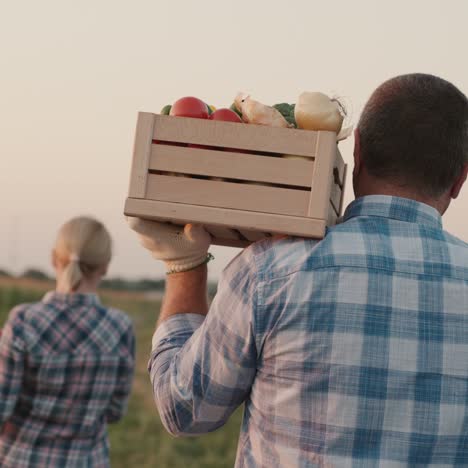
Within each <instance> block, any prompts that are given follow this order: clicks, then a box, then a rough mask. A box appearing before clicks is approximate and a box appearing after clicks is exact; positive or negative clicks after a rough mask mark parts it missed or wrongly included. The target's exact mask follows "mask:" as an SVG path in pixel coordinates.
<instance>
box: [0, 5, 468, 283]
mask: <svg viewBox="0 0 468 468" xmlns="http://www.w3.org/2000/svg"><path fill="white" fill-rule="evenodd" d="M467 18H468V2H466V1H464V0H452V1H451V2H443V1H431V0H426V1H422V0H416V1H414V0H413V1H411V2H410V1H407V0H404V1H403V0H393V1H392V2H384V1H375V0H373V1H371V0H356V1H354V2H345V1H341V2H325V1H322V2H318V1H311V0H304V1H295V0H291V1H289V2H284V1H279V0H268V1H265V0H256V1H252V0H250V1H247V0H236V1H224V0H221V1H220V0H217V1H215V0H209V1H203V0H199V1H197V2H188V1H186V2H181V1H158V0H151V1H148V0H134V1H128V0H127V1H119V0H112V1H110V0H92V1H91V0H79V1H78V0H75V1H71V0H54V1H52V0H42V1H40V2H36V1H32V0H30V1H21V0H18V1H9V2H7V1H3V2H1V4H0V63H1V67H0V71H1V75H0V83H1V88H0V130H1V131H0V153H1V157H0V174H1V181H0V182H1V183H0V197H1V200H2V205H1V206H2V213H1V216H2V220H3V221H2V227H1V229H0V268H6V269H8V270H11V271H13V272H15V273H19V272H21V271H23V270H24V269H25V268H26V267H38V268H41V269H44V270H47V271H49V272H51V269H50V267H49V256H50V249H51V247H52V245H53V241H54V238H55V235H56V231H57V229H58V227H59V226H60V224H61V223H63V222H64V221H65V220H67V219H68V218H70V217H72V216H75V215H78V214H90V215H93V216H95V217H97V218H99V219H101V220H102V221H103V222H104V223H105V224H106V225H107V226H108V228H109V230H110V231H111V233H112V235H113V238H114V240H115V257H114V261H113V263H112V266H111V270H110V274H111V275H112V276H114V275H123V276H127V277H140V276H160V275H162V273H163V267H162V266H161V265H159V264H158V263H156V262H155V261H154V260H153V259H152V258H151V257H150V255H149V254H148V253H147V252H146V251H144V250H143V249H142V248H141V247H140V246H139V244H138V243H137V240H136V237H135V235H134V234H133V233H132V232H131V231H130V230H129V229H128V227H127V225H126V223H125V221H124V218H123V214H122V211H123V203H124V200H125V197H126V193H127V189H128V178H129V169H130V161H131V153H132V145H133V136H134V129H135V123H136V115H137V112H138V111H149V112H159V110H160V109H161V108H162V107H163V106H164V105H165V104H169V103H172V102H173V101H174V100H176V99H177V98H179V97H182V96H187V95H193V96H198V97H200V98H201V99H203V100H205V101H208V102H209V103H211V104H213V105H215V106H217V107H228V106H229V105H230V104H231V102H232V100H233V97H234V96H235V95H236V94H237V92H238V91H248V92H250V93H251V95H252V96H253V97H254V98H257V99H258V100H260V101H262V102H265V103H271V104H273V103H276V102H282V101H288V102H294V101H295V100H296V98H297V96H298V95H299V94H300V93H301V92H302V91H305V90H308V91H322V92H325V93H328V94H333V95H337V96H341V97H343V98H344V99H345V101H346V102H347V103H348V105H349V106H350V108H351V109H352V117H353V120H354V121H356V120H357V119H358V117H359V114H360V111H361V109H362V106H363V104H364V103H365V101H366V99H367V98H368V97H369V95H370V93H371V92H372V91H373V89H375V87H376V86H378V85H379V84H380V83H381V82H382V81H384V80H386V79H387V78H390V77H392V76H394V75H398V74H402V73H409V72H426V73H432V74H436V75H439V76H441V77H443V78H445V79H447V80H449V81H451V82H453V83H454V84H455V85H456V86H458V87H459V88H460V89H461V90H462V91H463V92H464V93H465V94H466V93H468V61H467V59H466V55H467V51H466V47H467V44H468V28H467V25H466V20H467ZM352 143H353V142H352V139H349V140H348V141H346V142H345V143H343V144H341V145H340V146H341V151H342V154H343V156H344V158H345V160H346V161H347V162H348V163H351V154H352ZM350 172H351V171H350ZM351 198H352V192H351V186H350V184H349V185H348V191H347V201H349V200H351ZM467 212H468V187H466V188H465V190H464V192H462V195H461V196H460V198H459V199H458V200H456V201H455V202H454V203H453V206H452V207H451V208H450V209H449V211H448V213H447V214H446V216H445V217H444V222H445V228H446V229H447V230H449V231H451V232H452V233H453V234H455V235H457V236H458V237H460V238H462V239H463V240H465V241H467V240H468V221H467ZM236 252H237V251H236V250H234V249H227V248H214V249H213V253H214V254H215V256H216V260H215V261H214V262H213V264H212V265H211V272H210V274H211V276H212V277H213V278H215V277H217V275H219V272H220V271H221V270H222V269H223V267H224V266H225V265H226V263H227V262H228V260H229V259H230V258H231V257H232V256H233V255H234V254H235V253H236Z"/></svg>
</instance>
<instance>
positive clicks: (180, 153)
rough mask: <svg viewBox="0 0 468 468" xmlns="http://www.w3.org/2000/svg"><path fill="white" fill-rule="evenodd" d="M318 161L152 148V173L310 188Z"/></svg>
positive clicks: (158, 146) (179, 148)
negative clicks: (180, 174) (200, 176)
mask: <svg viewBox="0 0 468 468" xmlns="http://www.w3.org/2000/svg"><path fill="white" fill-rule="evenodd" d="M313 167H314V162H313V159H312V158H306V159H305V160H304V159H303V160H288V159H281V158H277V157H268V156H257V155H251V154H243V153H232V152H227V151H226V152H224V151H215V150H206V149H200V148H182V147H178V146H168V145H161V144H156V145H153V146H152V151H151V160H150V165H149V168H150V170H157V171H166V172H181V173H185V174H198V175H206V176H211V177H224V178H230V179H240V180H252V181H260V182H268V183H273V184H274V183H276V184H284V185H292V186H297V187H310V184H311V181H312V174H313Z"/></svg>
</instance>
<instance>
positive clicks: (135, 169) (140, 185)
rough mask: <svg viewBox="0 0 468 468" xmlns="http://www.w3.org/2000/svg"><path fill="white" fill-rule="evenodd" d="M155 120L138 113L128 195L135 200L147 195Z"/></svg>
mask: <svg viewBox="0 0 468 468" xmlns="http://www.w3.org/2000/svg"><path fill="white" fill-rule="evenodd" d="M154 118H155V116H154V114H149V113H147V112H139V113H138V120H137V127H136V134H135V143H134V146H133V161H132V169H131V172H130V186H129V189H128V195H129V196H130V197H133V198H143V197H144V196H145V193H146V180H147V176H148V166H149V160H150V156H151V141H152V138H153V127H154Z"/></svg>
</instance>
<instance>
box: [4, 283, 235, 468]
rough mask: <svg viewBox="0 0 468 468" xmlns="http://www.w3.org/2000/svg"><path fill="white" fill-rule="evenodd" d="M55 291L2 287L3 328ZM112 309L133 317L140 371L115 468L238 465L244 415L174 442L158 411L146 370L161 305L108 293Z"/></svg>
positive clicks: (114, 451) (117, 443)
mask: <svg viewBox="0 0 468 468" xmlns="http://www.w3.org/2000/svg"><path fill="white" fill-rule="evenodd" d="M51 288H52V285H51V284H47V283H41V282H36V281H23V280H22V281H19V280H1V281H0V324H1V325H2V324H3V322H4V321H5V319H6V317H7V315H8V311H9V310H10V309H11V308H12V307H13V306H14V305H17V304H20V303H24V302H31V301H36V300H38V299H39V298H40V297H41V296H42V295H43V293H44V291H46V290H47V289H51ZM101 299H102V301H103V302H104V303H105V304H107V305H112V306H114V307H118V308H120V309H122V310H125V311H126V312H128V314H129V315H130V316H131V317H132V319H133V323H134V325H135V332H136V335H137V367H136V376H135V382H134V386H133V392H132V396H131V399H130V404H129V411H128V413H127V416H126V417H125V418H124V419H122V420H121V421H120V422H119V423H117V424H114V425H112V426H110V427H109V433H110V441H111V461H112V466H113V467H114V468H116V467H122V468H124V467H125V468H129V467H131V468H140V467H145V468H146V467H161V468H163V467H167V468H169V467H171V468H178V467H184V468H195V467H203V468H205V467H206V468H214V467H216V468H222V467H232V466H233V464H234V459H235V453H236V447H237V439H238V434H239V426H240V422H241V413H240V411H237V412H236V413H235V414H234V415H233V416H232V417H231V419H230V421H229V422H228V424H227V425H226V426H225V427H223V428H222V429H219V430H217V431H216V432H214V433H212V434H208V435H205V436H202V437H197V438H174V437H172V436H170V435H169V434H167V433H166V432H165V430H164V428H163V426H162V425H161V422H160V420H159V416H158V413H157V411H156V409H155V407H154V405H153V400H152V393H151V386H150V383H149V378H148V374H147V371H146V364H147V361H148V356H149V350H150V343H151V336H152V333H153V329H154V324H155V319H156V315H157V311H158V310H159V303H158V302H155V301H149V300H147V299H145V297H144V296H143V295H139V294H134V293H131V294H130V293H121V292H115V293H112V292H106V293H105V294H103V295H101Z"/></svg>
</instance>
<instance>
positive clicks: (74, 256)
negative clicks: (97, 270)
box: [70, 254, 80, 263]
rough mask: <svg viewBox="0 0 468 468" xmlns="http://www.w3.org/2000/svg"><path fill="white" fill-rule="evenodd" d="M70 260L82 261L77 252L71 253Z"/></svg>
mask: <svg viewBox="0 0 468 468" xmlns="http://www.w3.org/2000/svg"><path fill="white" fill-rule="evenodd" d="M70 262H77V263H79V262H80V257H78V255H77V254H71V255H70Z"/></svg>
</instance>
